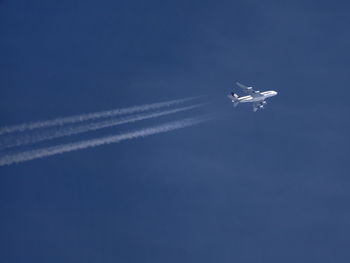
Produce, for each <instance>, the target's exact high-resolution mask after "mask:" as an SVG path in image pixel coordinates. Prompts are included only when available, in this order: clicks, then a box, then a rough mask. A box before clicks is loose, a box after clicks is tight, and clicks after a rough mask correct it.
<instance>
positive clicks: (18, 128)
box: [0, 96, 200, 135]
mask: <svg viewBox="0 0 350 263" xmlns="http://www.w3.org/2000/svg"><path fill="white" fill-rule="evenodd" d="M199 97H200V96H198V97H190V98H184V99H178V100H170V101H165V102H158V103H153V104H144V105H140V106H133V107H129V108H122V109H114V110H108V111H100V112H93V113H86V114H81V115H73V116H69V117H63V118H56V119H52V120H46V121H38V122H30V123H23V124H19V125H14V126H5V127H2V128H0V135H2V134H5V133H11V132H23V131H26V130H34V129H38V128H46V127H51V126H58V125H66V124H72V123H78V122H83V121H88V120H94V119H98V118H106V117H114V116H118V115H123V114H131V113H135V112H143V111H148V110H154V109H159V108H163V107H168V106H172V105H176V104H181V103H185V102H187V101H190V100H194V99H198V98H199Z"/></svg>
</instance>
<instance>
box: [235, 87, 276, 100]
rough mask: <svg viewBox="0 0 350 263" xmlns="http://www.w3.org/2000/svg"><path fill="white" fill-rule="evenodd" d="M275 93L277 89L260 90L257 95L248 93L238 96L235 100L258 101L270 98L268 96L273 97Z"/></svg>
mask: <svg viewBox="0 0 350 263" xmlns="http://www.w3.org/2000/svg"><path fill="white" fill-rule="evenodd" d="M276 95H277V91H274V90H269V91H263V92H260V94H259V95H257V96H254V95H253V96H252V95H248V96H242V97H239V98H237V102H239V103H244V102H259V101H264V100H266V99H267V98H270V97H273V96H276ZM232 102H235V101H234V100H232Z"/></svg>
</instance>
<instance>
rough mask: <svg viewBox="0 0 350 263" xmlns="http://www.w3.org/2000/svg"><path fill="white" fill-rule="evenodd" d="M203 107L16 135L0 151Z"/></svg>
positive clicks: (178, 109)
mask: <svg viewBox="0 0 350 263" xmlns="http://www.w3.org/2000/svg"><path fill="white" fill-rule="evenodd" d="M203 105H204V103H202V104H195V105H192V106H186V107H181V108H176V109H171V110H165V111H161V112H152V113H146V114H139V115H136V116H135V115H132V116H127V117H123V118H118V119H112V120H105V121H100V122H95V123H87V124H82V125H79V126H71V127H63V128H60V129H56V130H51V131H44V132H40V133H34V134H29V135H22V136H21V137H17V136H16V135H14V137H10V138H8V140H7V141H6V140H4V141H2V142H1V141H0V149H4V148H9V147H15V146H21V145H25V144H32V143H36V142H40V141H46V140H52V139H55V138H60V137H64V136H69V135H74V134H79V133H84V132H88V131H94V130H99V129H103V128H108V127H113V126H117V125H121V124H126V123H132V122H136V121H141V120H147V119H153V118H157V117H161V116H165V115H169V114H174V113H178V112H182V111H188V110H192V109H195V108H198V107H201V106H203Z"/></svg>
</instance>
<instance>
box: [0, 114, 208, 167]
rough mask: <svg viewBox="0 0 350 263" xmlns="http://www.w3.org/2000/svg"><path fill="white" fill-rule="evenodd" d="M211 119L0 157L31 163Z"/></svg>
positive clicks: (2, 160) (3, 161)
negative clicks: (35, 160)
mask: <svg viewBox="0 0 350 263" xmlns="http://www.w3.org/2000/svg"><path fill="white" fill-rule="evenodd" d="M211 118H212V117H209V116H202V117H197V118H187V119H182V120H179V121H174V122H168V123H165V124H163V125H158V126H154V127H149V128H145V129H140V130H136V131H133V132H127V133H123V134H119V135H112V136H106V137H102V138H97V139H91V140H85V141H79V142H73V143H68V144H61V145H56V146H51V147H47V148H42V149H36V150H29V151H24V152H19V153H14V154H7V155H4V156H1V157H0V166H3V165H10V164H14V163H20V162H25V161H30V160H34V159H39V158H45V157H49V156H52V155H56V154H62V153H66V152H71V151H77V150H82V149H86V148H91V147H96V146H100V145H104V144H111V143H119V142H121V141H124V140H131V139H136V138H140V137H146V136H150V135H154V134H158V133H163V132H169V131H173V130H177V129H182V128H185V127H189V126H193V125H196V124H199V123H202V122H204V121H208V120H210V119H211Z"/></svg>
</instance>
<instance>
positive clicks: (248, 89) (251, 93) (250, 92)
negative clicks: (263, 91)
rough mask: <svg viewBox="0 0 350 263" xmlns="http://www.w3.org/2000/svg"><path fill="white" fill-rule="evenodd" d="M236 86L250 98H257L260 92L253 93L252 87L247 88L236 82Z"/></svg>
mask: <svg viewBox="0 0 350 263" xmlns="http://www.w3.org/2000/svg"><path fill="white" fill-rule="evenodd" d="M236 84H237V86H238V87H240V88H241V89H243V91H244V92H246V93H248V94H249V95H251V96H258V95H260V91H255V90H253V87H248V86H245V85H243V84H241V83H239V82H236Z"/></svg>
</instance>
